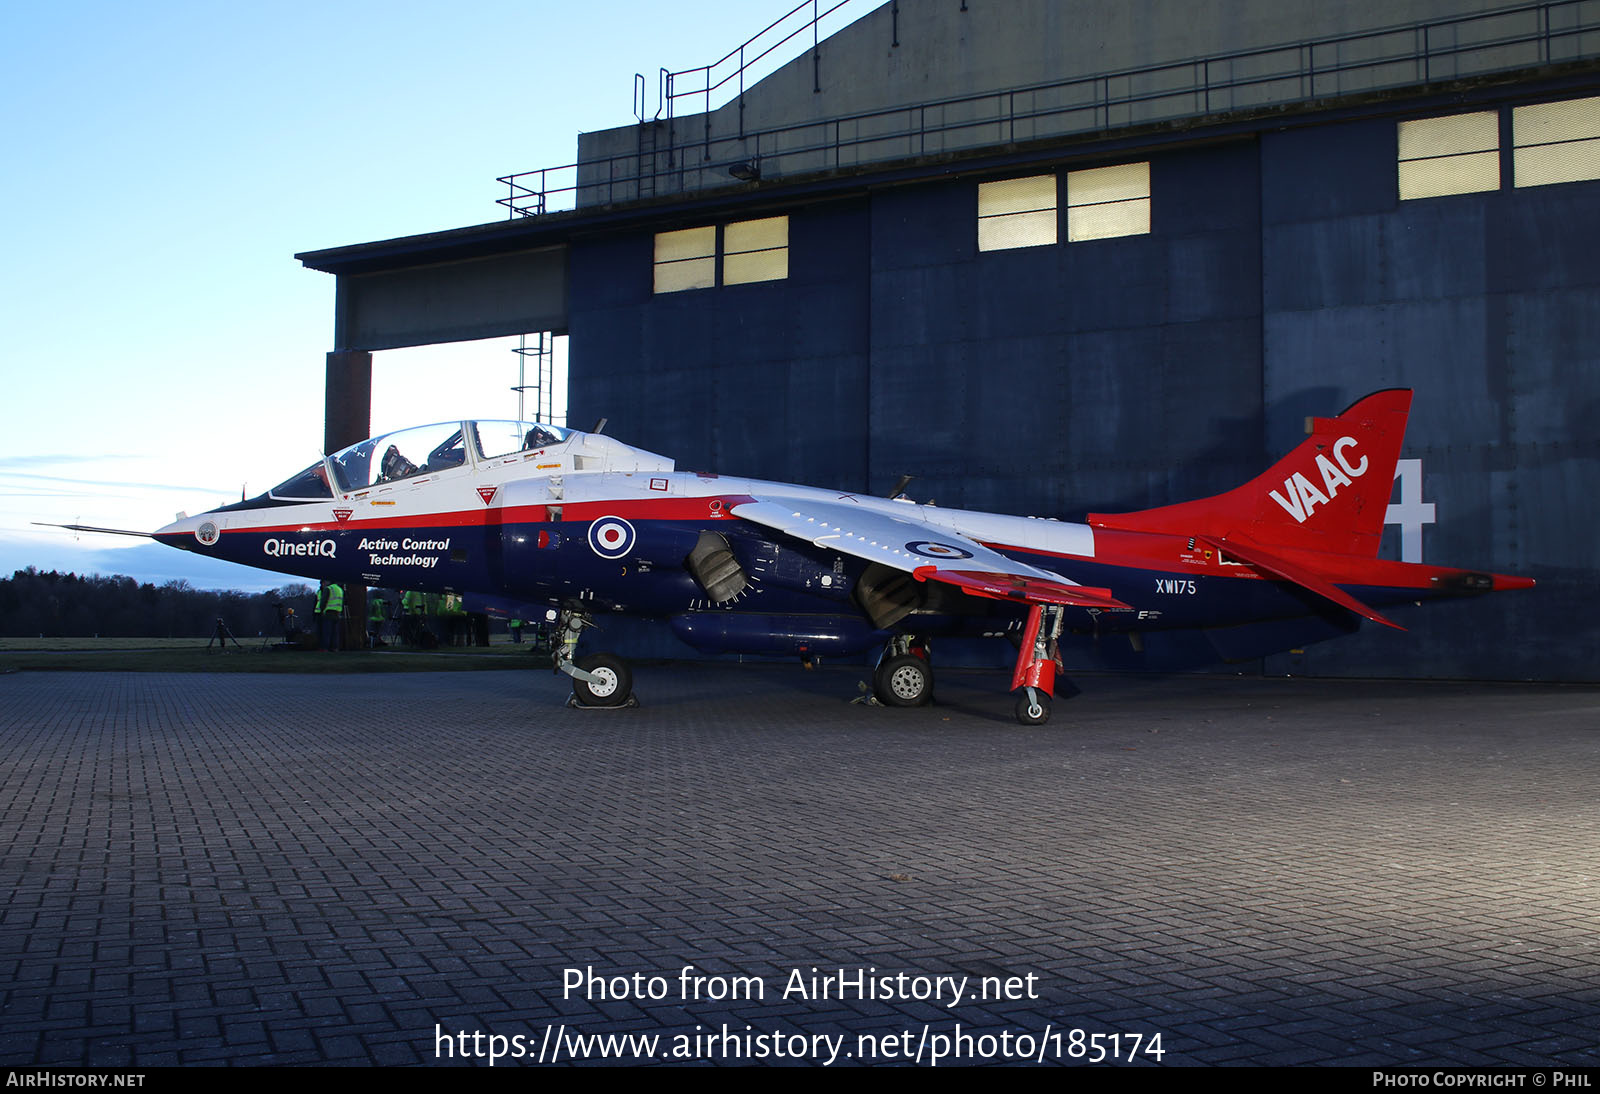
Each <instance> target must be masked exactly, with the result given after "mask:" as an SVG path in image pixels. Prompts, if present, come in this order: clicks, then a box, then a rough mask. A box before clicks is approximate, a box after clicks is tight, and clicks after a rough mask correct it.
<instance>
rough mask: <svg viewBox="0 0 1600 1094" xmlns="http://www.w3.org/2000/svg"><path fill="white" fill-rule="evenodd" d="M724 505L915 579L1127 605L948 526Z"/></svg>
mask: <svg viewBox="0 0 1600 1094" xmlns="http://www.w3.org/2000/svg"><path fill="white" fill-rule="evenodd" d="M729 511H730V512H732V513H733V515H734V516H736V517H739V518H741V519H743V520H748V521H750V522H752V523H754V524H760V525H764V526H765V527H767V528H772V529H774V530H776V531H779V532H782V533H783V534H785V535H789V536H794V537H795V538H796V539H802V540H805V541H806V542H807V543H813V544H815V545H817V546H818V547H826V548H828V549H829V550H834V551H840V552H842V553H844V554H847V555H852V556H854V557H856V558H860V559H865V560H866V561H868V562H876V563H880V564H882V565H884V566H889V567H891V568H893V569H896V570H902V571H904V572H906V573H908V574H910V575H911V576H912V577H914V578H916V579H917V580H918V581H938V582H941V583H943V584H946V585H953V586H955V587H956V588H958V589H960V590H961V591H962V592H964V593H967V594H968V595H970V596H981V597H988V598H991V599H995V600H1012V601H1016V602H1018V603H1027V604H1061V605H1066V606H1068V607H1079V608H1102V609H1112V608H1118V609H1125V608H1127V607H1128V605H1127V604H1124V603H1123V602H1122V601H1120V600H1118V599H1116V598H1115V597H1114V596H1112V595H1111V590H1110V589H1097V588H1091V587H1089V586H1086V585H1078V584H1075V583H1073V582H1071V581H1069V580H1067V579H1066V578H1064V577H1062V576H1061V575H1060V574H1055V573H1051V572H1050V571H1049V570H1041V569H1039V568H1038V567H1035V566H1029V565H1028V564H1027V563H1024V562H1018V561H1016V560H1015V559H1012V558H1008V557H1007V556H1005V555H1002V554H1001V553H1000V552H998V551H995V550H991V549H990V548H988V547H985V546H983V545H982V544H981V543H978V542H977V541H976V540H973V539H970V538H968V537H967V536H963V535H960V534H959V533H957V532H953V531H951V530H950V529H948V528H938V527H935V526H933V525H931V524H926V523H923V522H920V521H909V520H902V519H900V518H899V517H894V516H890V515H889V514H887V513H880V512H877V511H875V510H872V509H868V508H865V507H863V506H859V505H853V504H848V503H843V502H826V501H815V500H812V499H810V498H807V499H805V500H803V501H786V500H773V499H768V498H759V497H757V498H753V499H752V500H750V501H747V502H744V503H742V504H739V505H735V506H733V507H732V508H731V509H730V510H729Z"/></svg>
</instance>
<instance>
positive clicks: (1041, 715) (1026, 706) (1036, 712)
mask: <svg viewBox="0 0 1600 1094" xmlns="http://www.w3.org/2000/svg"><path fill="white" fill-rule="evenodd" d="M1034 694H1035V695H1037V696H1038V701H1037V703H1036V704H1035V703H1034V702H1030V701H1029V699H1028V689H1027V688H1023V689H1022V690H1021V691H1019V692H1017V721H1019V722H1021V723H1022V724H1023V725H1025V726H1042V725H1044V724H1045V723H1046V722H1048V721H1049V720H1050V696H1048V695H1046V694H1045V693H1044V692H1042V691H1039V690H1038V689H1037V688H1035V689H1034Z"/></svg>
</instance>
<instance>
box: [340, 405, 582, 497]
mask: <svg viewBox="0 0 1600 1094" xmlns="http://www.w3.org/2000/svg"><path fill="white" fill-rule="evenodd" d="M571 435H572V432H571V431H570V430H566V429H562V428H561V427H560V426H554V425H546V424H545V423H543V422H501V421H483V422H440V423H438V424H437V425H419V426H415V427H413V428H411V429H399V430H396V431H395V432H393V433H384V434H382V435H380V436H377V437H369V438H368V439H367V440H364V441H359V442H357V443H356V444H353V445H351V446H350V447H348V448H343V449H340V450H339V451H338V452H335V453H334V454H333V455H332V456H330V457H329V458H328V462H329V463H330V464H331V465H332V467H333V474H334V477H335V479H336V480H337V481H338V486H339V489H340V490H342V491H344V492H345V493H349V492H351V491H354V490H365V489H367V488H368V487H369V486H379V485H381V484H383V483H389V482H399V481H401V480H402V479H409V478H414V477H416V476H418V475H431V474H436V473H438V472H440V471H448V470H450V469H451V468H455V467H460V466H461V465H462V464H464V463H466V462H467V460H468V459H469V458H475V459H478V460H491V459H495V458H497V457H500V456H506V455H513V454H515V453H518V452H524V451H527V450H530V449H536V448H549V447H552V446H554V445H558V444H561V443H563V442H564V441H566V440H567V438H569V437H570V436H571ZM469 444H470V446H471V455H470V456H469V453H468V445H469Z"/></svg>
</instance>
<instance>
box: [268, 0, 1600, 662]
mask: <svg viewBox="0 0 1600 1094" xmlns="http://www.w3.org/2000/svg"><path fill="white" fill-rule="evenodd" d="M836 6H843V5H835V4H824V5H819V4H817V3H813V2H808V3H805V4H802V5H801V6H800V7H799V8H797V9H795V12H793V13H791V18H792V19H797V20H799V21H800V30H799V31H798V36H799V37H800V39H801V40H802V41H803V42H804V43H805V45H806V48H804V49H803V51H802V52H801V53H800V55H799V56H798V57H796V58H795V59H794V60H793V61H791V62H789V63H788V64H786V65H783V66H782V67H781V68H779V69H778V70H777V71H775V72H773V73H771V74H769V75H767V76H766V77H765V78H763V79H760V80H758V81H752V82H750V83H749V85H748V86H745V79H744V78H745V75H746V73H747V72H748V68H746V67H742V66H741V64H740V62H741V61H743V60H745V59H746V58H747V57H748V56H753V55H757V54H759V53H760V52H761V51H762V50H763V49H768V48H771V47H770V46H769V45H768V44H767V43H766V42H765V41H763V40H760V39H756V40H752V41H751V42H750V43H746V46H745V47H743V48H744V54H743V55H741V54H740V53H739V52H738V51H736V52H735V54H734V55H732V56H731V58H730V59H725V62H723V63H722V64H721V65H719V66H708V67H707V68H706V69H703V70H691V71H689V72H686V73H672V74H668V73H665V72H663V74H662V77H661V80H660V86H659V89H658V96H657V100H658V102H659V110H658V111H656V112H655V113H654V114H652V113H651V112H650V108H649V104H647V103H646V102H645V100H646V98H648V96H647V95H646V94H645V93H644V89H643V88H642V87H641V89H640V92H639V96H638V100H637V101H636V118H635V120H634V122H633V123H631V124H628V125H624V126H621V127H619V128H617V129H612V130H607V131H603V132H599V133H592V134H585V135H583V136H582V137H580V139H579V144H578V159H577V162H576V163H575V164H569V165H566V166H564V167H561V168H551V169H542V170H539V171H534V172H527V173H522V174H518V175H510V176H507V177H506V178H504V179H502V180H501V182H502V183H503V184H504V185H505V186H506V193H507V197H506V198H505V199H504V200H503V202H502V204H504V205H505V206H506V207H507V210H508V213H509V216H508V217H507V219H505V220H502V221H498V222H495V223H490V224H483V225H477V226H473V227H467V228H461V229H457V230H454V231H450V232H442V233H434V234H430V235H424V236H415V237H407V238H402V239H395V240H385V241H379V242H375V243H365V244H357V245H354V246H347V247H339V248H334V249H330V250H323V251H317V252H310V253H307V254H303V255H300V256H298V257H300V258H301V259H302V261H303V262H304V263H305V264H306V265H307V266H309V267H311V268H313V269H317V270H322V271H325V272H329V273H333V274H335V275H336V276H337V278H338V294H337V295H338V304H337V320H336V345H335V347H334V352H332V353H330V355H329V366H328V367H329V436H328V443H329V445H330V446H334V445H339V444H344V443H348V442H349V441H351V440H354V439H358V438H359V437H360V436H363V435H365V433H366V431H367V430H366V422H365V404H364V400H365V392H366V390H367V386H366V385H370V354H371V351H373V350H380V349H386V348H393V347H397V346H404V345H417V344H424V343H430V342H444V341H451V340H459V339H466V338H480V337H489V336H494V335H504V334H516V333H524V332H538V331H546V332H558V333H564V334H566V335H568V336H569V339H570V341H569V360H570V370H571V379H570V395H569V398H570V407H571V419H570V420H572V421H573V422H574V423H575V424H580V425H581V424H584V423H587V422H588V421H592V420H593V419H595V418H598V417H601V416H604V417H607V418H608V419H609V421H610V427H609V430H608V431H609V432H610V433H612V434H613V435H615V436H618V437H620V438H623V439H625V440H626V441H628V442H629V443H632V444H638V445H641V446H643V447H646V448H650V449H654V450H656V451H659V452H663V453H666V454H669V455H672V456H673V457H675V458H676V459H677V460H678V465H679V466H680V467H684V468H691V469H703V470H707V471H721V472H728V473H739V474H748V475H753V476H758V477H763V478H774V479H783V480H790V481H799V482H806V483H810V484H814V485H819V486H830V487H836V488H839V489H844V490H851V491H867V492H877V493H882V492H884V491H885V490H887V489H888V488H889V487H890V486H891V484H893V483H894V482H895V480H896V479H897V478H898V477H899V476H900V475H901V474H903V473H906V474H912V475H915V476H916V479H915V481H914V483H913V485H912V487H911V489H910V493H911V494H912V496H914V497H916V498H918V499H923V500H926V499H928V498H933V499H935V500H937V501H938V502H939V503H940V504H944V505H951V506H962V507H969V508H979V509H992V510H998V511H1002V512H1016V513H1029V514H1035V515H1041V516H1050V517H1059V518H1063V519H1081V518H1082V516H1083V514H1085V513H1086V512H1090V511H1098V512H1117V511H1122V510H1129V509H1137V508H1144V507H1148V506H1152V505H1161V504H1167V503H1171V502H1176V501H1181V500H1185V499H1188V498H1191V497H1198V496H1202V495H1205V494H1209V493H1215V492H1218V491H1221V490H1224V489H1227V488H1230V487H1232V486H1234V485H1237V484H1238V483H1240V482H1243V481H1245V480H1246V479H1248V478H1250V477H1252V476H1254V475H1256V474H1257V473H1259V472H1260V471H1261V470H1263V469H1264V468H1265V467H1266V466H1268V464H1270V463H1271V462H1272V461H1273V460H1274V459H1276V458H1277V456H1279V455H1281V454H1282V453H1284V452H1286V451H1288V450H1289V449H1290V448H1292V447H1293V446H1294V445H1295V444H1296V443H1297V442H1298V440H1299V439H1300V438H1301V436H1303V428H1304V425H1303V423H1304V421H1305V419H1306V418H1307V417H1308V416H1311V415H1332V414H1335V413H1337V412H1338V411H1340V410H1342V409H1343V408H1344V407H1345V406H1347V405H1349V404H1350V403H1352V402H1354V401H1355V400H1356V399H1358V398H1360V397H1361V396H1362V395H1365V394H1366V393H1368V392H1370V391H1373V390H1377V389H1380V388H1385V387H1396V386H1404V387H1412V388H1415V389H1416V392H1417V397H1416V403H1415V406H1414V408H1413V413H1412V418H1411V425H1410V430H1409V432H1408V435H1407V438H1406V445H1405V451H1404V457H1405V459H1404V461H1403V462H1402V465H1401V469H1400V474H1399V476H1398V478H1397V482H1396V487H1395V494H1394V497H1393V500H1392V504H1391V507H1390V527H1389V529H1388V531H1387V532H1386V534H1385V547H1384V553H1385V554H1386V555H1389V556H1391V557H1405V558H1407V559H1409V560H1426V561H1436V562H1440V563H1446V564H1450V565H1462V566H1472V567H1478V568H1482V569H1486V570H1494V571H1499V572H1506V573H1518V574H1526V575H1530V576H1533V577H1536V578H1538V579H1539V582H1540V585H1539V587H1538V588H1537V589H1535V590H1533V591H1531V592H1526V593H1514V594H1507V595H1502V596H1497V597H1493V598H1489V599H1487V600H1483V601H1465V602H1456V603H1451V604H1445V605H1433V606H1430V608H1429V609H1428V611H1427V613H1426V615H1425V616H1424V615H1422V614H1420V613H1419V614H1416V615H1404V614H1402V615H1401V621H1402V622H1406V623H1408V624H1410V623H1415V624H1416V626H1415V627H1414V629H1413V630H1412V631H1411V632H1410V634H1409V635H1408V636H1406V637H1404V638H1402V639H1396V638H1395V636H1394V635H1393V634H1378V633H1374V632H1375V631H1377V630H1382V628H1371V627H1369V628H1367V630H1366V631H1365V632H1364V633H1362V634H1360V635H1357V636H1355V637H1352V638H1347V639H1345V640H1343V641H1340V642H1336V643H1328V644H1323V645H1315V646H1308V647H1306V648H1305V649H1304V650H1303V651H1300V652H1295V653H1288V654H1278V655H1272V656H1268V657H1266V658H1265V659H1262V660H1256V661H1255V662H1253V664H1254V665H1255V666H1257V667H1259V668H1260V669H1261V670H1263V671H1266V672H1269V673H1278V672H1292V673H1297V674H1326V675H1358V676H1359V675H1405V676H1441V677H1471V678H1498V679H1504V678H1534V679H1556V680H1595V679H1600V667H1597V665H1600V658H1597V657H1596V656H1595V654H1596V642H1595V639H1594V635H1595V625H1594V623H1593V620H1594V619H1595V618H1596V617H1597V615H1600V592H1597V586H1596V582H1597V577H1600V546H1597V540H1600V536H1597V534H1596V527H1595V526H1596V519H1595V516H1594V511H1593V510H1592V509H1591V508H1590V505H1591V504H1592V503H1591V501H1590V499H1589V497H1588V492H1589V490H1591V489H1592V488H1593V487H1594V486H1595V484H1596V483H1600V441H1597V439H1596V429H1595V426H1594V422H1595V421H1596V420H1597V416H1600V64H1597V60H1600V0H1546V2H1537V3H1514V4H1508V3H1504V2H1503V0H1502V2H1485V0H1382V2H1377V0H1348V2H1344V3H1337V4H1329V3H1324V2H1313V0H893V2H890V3H884V4H881V5H879V6H877V7H876V8H871V9H870V10H867V9H865V8H863V11H862V13H861V15H860V17H859V18H856V19H855V21H854V22H850V23H848V25H844V26H843V27H842V29H838V30H836V31H834V32H833V33H831V34H827V35H826V36H824V34H823V31H822V27H823V26H824V24H825V21H826V20H827V19H828V18H829V17H830V16H831V17H832V19H833V20H834V21H835V22H838V21H840V20H842V19H843V18H844V17H845V13H837V12H835V11H834V10H833V9H834V8H835V7H836ZM824 8H826V9H827V10H823V9H824ZM780 22H782V21H780ZM786 33H792V27H791V26H788V25H785V26H779V27H778V28H777V30H775V31H773V34H774V35H782V34H786ZM791 48H792V46H791ZM643 82H644V81H642V80H641V81H640V83H641V85H642V84H643ZM728 96H731V97H728ZM719 97H722V98H727V101H726V102H722V103H720V105H719ZM1113 645H1114V646H1115V647H1116V648H1109V647H1111V646H1113ZM1106 647H1107V648H1102V647H1101V645H1099V644H1094V643H1085V644H1083V646H1082V647H1081V648H1075V649H1073V650H1071V651H1069V653H1068V656H1069V658H1070V659H1071V660H1073V661H1074V662H1075V665H1076V666H1077V667H1088V666H1095V665H1116V666H1121V667H1137V666H1140V665H1143V666H1147V667H1152V668H1159V667H1165V666H1168V665H1175V664H1179V663H1183V662H1184V661H1185V660H1186V659H1187V658H1188V657H1189V656H1190V655H1191V654H1192V653H1194V652H1195V651H1193V650H1191V649H1188V648H1186V647H1185V646H1184V643H1183V641H1181V640H1172V641H1169V642H1166V643H1163V642H1160V641H1152V642H1151V643H1149V644H1148V645H1147V648H1146V649H1145V650H1144V651H1142V652H1136V651H1134V650H1132V649H1129V648H1125V647H1124V646H1123V645H1122V644H1121V643H1120V642H1118V643H1107V644H1106ZM1071 667H1074V666H1072V665H1069V668H1071Z"/></svg>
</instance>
